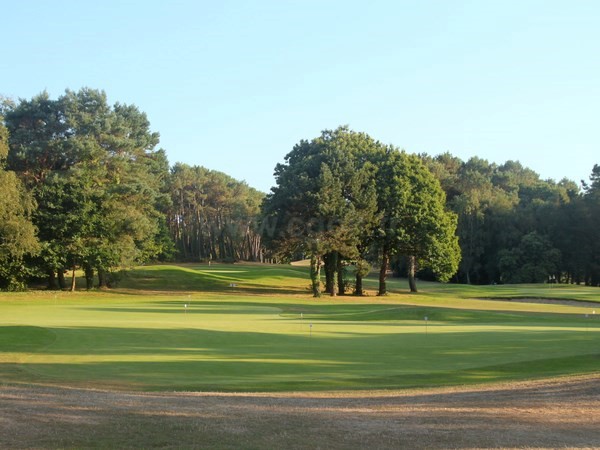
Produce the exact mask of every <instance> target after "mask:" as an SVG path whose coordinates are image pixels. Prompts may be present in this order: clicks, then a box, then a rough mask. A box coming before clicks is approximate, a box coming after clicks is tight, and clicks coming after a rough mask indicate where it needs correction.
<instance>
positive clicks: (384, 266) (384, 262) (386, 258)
mask: <svg viewBox="0 0 600 450" xmlns="http://www.w3.org/2000/svg"><path fill="white" fill-rule="evenodd" d="M389 264H390V255H388V252H387V249H384V251H383V255H382V257H381V268H380V269H379V292H378V293H377V295H386V294H387V286H386V283H385V280H386V278H387V271H388V266H389Z"/></svg>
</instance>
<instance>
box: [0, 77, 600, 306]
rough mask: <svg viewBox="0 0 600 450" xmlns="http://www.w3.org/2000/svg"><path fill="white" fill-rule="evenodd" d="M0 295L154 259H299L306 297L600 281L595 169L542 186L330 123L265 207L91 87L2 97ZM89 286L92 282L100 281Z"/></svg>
mask: <svg viewBox="0 0 600 450" xmlns="http://www.w3.org/2000/svg"><path fill="white" fill-rule="evenodd" d="M0 100H2V101H1V105H0V186H1V189H2V191H1V192H2V194H3V195H2V196H1V197H0V288H1V289H11V290H17V289H23V288H25V287H26V286H27V284H28V283H30V282H32V281H35V280H38V281H43V282H44V283H45V284H46V285H47V286H48V287H49V288H51V289H58V288H60V289H68V288H71V289H74V288H75V280H76V279H75V276H74V275H75V271H77V270H82V271H83V273H84V274H85V279H86V287H88V288H90V287H92V286H94V285H95V286H100V287H108V286H110V285H111V284H112V283H114V281H115V280H116V278H117V277H118V274H119V273H120V271H121V269H123V268H127V267H131V266H134V265H138V264H142V263H145V262H148V261H157V260H158V261H160V260H164V261H166V260H170V261H173V260H174V261H182V262H183V261H192V262H194V261H228V262H234V261H238V260H248V261H265V260H270V261H274V260H275V261H282V262H283V261H290V260H294V259H299V258H306V259H308V260H309V261H310V266H311V288H312V291H313V294H314V295H320V294H321V281H320V280H321V270H322V271H323V272H324V275H325V276H324V278H325V286H324V290H325V292H327V293H329V294H330V295H336V294H345V293H350V292H353V293H356V294H362V293H363V291H364V289H363V286H362V283H363V278H364V277H365V276H366V275H367V274H368V273H369V272H370V271H371V270H372V269H373V268H375V269H377V270H378V271H379V289H378V292H379V293H380V294H385V292H386V290H387V288H386V284H385V282H386V277H387V274H388V273H389V271H390V270H395V271H396V272H400V273H403V274H406V275H407V276H408V279H409V282H410V288H411V290H416V288H417V287H416V279H417V277H419V278H424V279H438V280H442V281H452V282H459V283H474V284H489V283H520V282H547V281H550V282H560V283H585V284H587V285H594V286H599V285H600V248H599V247H600V232H599V231H598V230H599V227H597V223H599V219H600V166H598V165H596V166H594V168H593V169H592V172H591V176H590V178H589V181H588V182H585V183H584V182H582V184H581V185H580V184H578V183H575V182H573V181H571V180H566V179H563V180H561V181H559V182H555V181H553V180H542V179H540V177H539V175H537V174H536V173H535V172H534V171H532V170H531V169H528V168H525V167H523V166H521V165H520V164H519V163H518V162H514V161H508V162H505V163H503V164H496V163H490V162H488V161H486V160H483V159H480V158H477V157H474V158H471V159H469V160H468V161H462V160H461V159H459V158H457V157H455V156H453V155H451V154H449V153H445V154H442V155H438V156H429V155H426V154H420V155H415V154H408V153H406V152H404V151H401V150H399V149H397V148H395V147H394V146H391V145H384V144H382V143H380V142H378V141H376V140H374V139H373V138H371V137H370V136H368V135H367V134H365V133H358V132H355V131H352V130H350V129H348V128H347V127H340V128H338V129H336V130H326V131H324V132H323V133H322V134H321V135H320V136H318V137H316V138H314V139H312V140H302V141H300V142H299V143H298V144H297V145H296V146H295V147H294V148H293V149H292V150H291V152H290V153H288V154H287V155H286V157H285V159H284V162H283V163H282V164H278V165H277V166H276V168H275V180H276V185H275V186H274V187H273V188H272V189H271V192H270V193H269V194H267V195H265V194H263V193H261V192H259V191H257V190H255V189H253V188H251V187H250V186H248V185H247V184H246V183H245V182H241V181H237V180H234V179H233V178H231V177H230V176H228V175H226V174H224V173H221V172H217V171H212V170H209V169H206V168H204V167H200V166H190V165H187V164H182V163H176V164H174V165H173V166H170V165H169V162H168V160H167V157H166V152H165V151H164V150H163V149H161V148H160V147H158V145H159V135H158V133H156V132H153V131H152V130H151V129H150V123H149V121H148V118H147V117H146V115H145V114H144V113H143V112H141V111H140V110H139V109H138V108H137V107H136V106H134V105H124V104H121V103H116V104H114V105H109V104H108V101H107V98H106V94H105V93H104V92H102V91H98V90H93V89H87V88H84V89H81V90H79V91H70V90H67V91H66V92H65V93H64V95H62V96H60V97H59V98H57V99H51V98H50V97H49V96H48V94H47V93H42V94H40V95H37V96H35V97H33V98H31V99H20V100H19V101H17V102H15V101H11V100H8V99H0ZM95 283H96V284H95Z"/></svg>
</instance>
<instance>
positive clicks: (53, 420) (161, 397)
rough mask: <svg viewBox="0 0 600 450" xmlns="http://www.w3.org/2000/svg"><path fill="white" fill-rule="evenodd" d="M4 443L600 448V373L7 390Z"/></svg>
mask: <svg viewBox="0 0 600 450" xmlns="http://www.w3.org/2000/svg"><path fill="white" fill-rule="evenodd" d="M0 447H1V448H81V447H86V448H89V447H94V448H142V447H143V448H207V447H208V448H365V447H373V448H510V447H513V448H564V447H567V448H598V447H600V375H592V376H581V377H569V378H555V379H550V380H543V381H531V382H520V383H510V384H508V383H503V384H495V385H485V386H476V387H473V386H471V387H458V388H436V389H426V390H425V389H424V390H411V391H374V392H368V391H363V392H348V393H339V392H336V393H327V392H321V393H298V394H296V393H282V394H221V393H172V394H170V393H159V394H151V393H123V392H115V391H105V390H87V389H74V388H61V387H41V386H29V385H6V386H2V387H0Z"/></svg>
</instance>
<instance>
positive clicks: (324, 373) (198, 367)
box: [0, 265, 600, 391]
mask: <svg viewBox="0 0 600 450" xmlns="http://www.w3.org/2000/svg"><path fill="white" fill-rule="evenodd" d="M399 283H400V282H398V281H392V282H391V283H390V284H391V285H392V289H393V291H396V292H400V291H401V289H404V292H402V293H396V294H393V295H390V296H387V297H384V298H379V297H375V296H369V297H366V298H353V297H343V298H342V297H340V298H336V299H331V298H327V297H325V298H322V299H318V300H315V299H312V298H311V297H310V296H309V294H308V290H307V287H308V278H307V276H306V269H305V268H302V267H290V266H261V265H231V266H220V265H213V266H211V267H208V266H202V265H184V266H167V265H162V266H149V267H142V268H138V269H136V270H135V271H133V272H132V273H130V274H129V275H128V276H127V277H126V278H125V279H124V280H123V281H122V284H121V286H120V287H119V288H118V289H115V290H111V291H92V292H76V293H67V292H60V293H54V292H43V291H40V292H30V293H20V294H1V295H0V380H2V381H3V382H11V383H16V382H22V381H25V382H38V383H58V384H69V385H84V386H111V387H116V388H123V389H140V390H219V391H254V390H260V391H282V390H307V389H310V390H315V389H316V390H322V389H381V388H404V387H412V386H430V385H454V384H465V383H479V382H486V381H497V380H512V379H526V378H538V377H547V376H553V375H564V374H575V373H588V372H594V371H598V370H599V369H600V320H598V319H599V318H600V308H599V311H598V313H599V314H593V309H592V308H590V307H588V306H587V305H586V306H584V305H562V304H536V303H513V302H505V301H491V300H479V298H488V299H489V298H490V297H501V298H507V297H519V296H521V297H535V298H541V297H545V298H547V297H548V296H547V295H546V292H547V291H550V290H551V289H549V288H548V287H547V286H532V285H528V286H522V287H521V286H485V287H471V286H452V285H439V284H435V283H421V290H422V292H421V293H419V294H417V295H415V294H408V293H406V292H405V288H403V287H402V286H401V285H400V284H399ZM558 291H560V295H559V294H557V298H569V299H576V300H587V301H594V300H597V299H598V294H600V290H598V289H589V288H582V287H568V288H557V289H554V288H553V289H552V293H553V295H554V294H555V293H557V292H558ZM520 293H521V294H520ZM425 317H427V321H426V320H425Z"/></svg>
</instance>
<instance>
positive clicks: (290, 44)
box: [0, 0, 600, 192]
mask: <svg viewBox="0 0 600 450" xmlns="http://www.w3.org/2000/svg"><path fill="white" fill-rule="evenodd" d="M0 10H1V11H2V15H3V21H2V22H3V25H2V28H3V37H4V40H3V41H4V45H3V51H2V57H1V58H0V61H1V63H0V64H1V65H2V67H1V70H0V94H1V95H4V96H9V97H13V98H15V99H18V98H31V97H32V96H34V95H35V94H37V93H39V92H41V91H43V90H47V91H48V92H49V93H50V95H51V96H52V97H54V98H56V97H58V96H59V95H61V94H62V93H63V92H64V90H65V89H66V88H69V89H74V90H76V89H79V88H80V87H83V86H87V87H91V88H96V89H103V90H105V91H106V93H107V95H108V98H109V101H110V102H111V103H114V102H121V103H133V104H135V105H137V106H138V107H139V108H140V109H141V110H142V111H144V112H146V113H147V115H148V117H149V119H150V122H151V124H152V129H153V130H154V131H158V132H159V133H160V134H161V146H162V147H163V148H165V149H166V151H167V154H168V156H169V161H170V162H171V163H175V162H185V163H188V164H197V165H203V166H206V167H208V168H211V169H215V170H221V171H223V172H226V173H228V174H230V175H231V176H233V177H235V178H238V179H244V180H246V181H247V182H248V183H249V184H250V185H251V186H254V187H256V188H258V189H260V190H263V191H265V192H267V191H268V190H269V188H270V187H271V186H272V185H273V183H274V180H273V176H272V174H273V169H274V166H275V164H276V163H278V162H281V161H283V158H284V156H285V154H286V153H288V152H289V151H290V150H291V149H292V147H293V146H294V144H295V143H297V142H298V141H299V140H300V139H311V138H313V137H315V136H317V135H319V133H320V131H321V130H323V129H328V128H335V127H337V126H339V125H344V124H347V125H349V126H350V127H351V128H352V129H354V130H357V131H364V132H367V133H369V134H370V135H371V136H373V137H374V138H376V139H378V140H380V141H382V142H384V143H392V144H394V145H396V146H398V147H401V148H404V149H406V150H407V151H409V152H415V153H421V152H426V153H429V154H433V155H435V154H439V153H443V152H445V151H449V152H451V153H452V154H454V155H456V156H459V157H460V158H462V159H465V160H466V159H468V158H470V157H471V156H479V157H482V158H485V159H488V160H489V161H494V162H497V163H502V162H504V161H506V160H509V159H512V160H519V161H521V163H522V164H523V165H525V166H527V167H530V168H531V169H533V170H535V171H536V172H538V173H539V174H540V175H541V176H542V177H543V178H554V179H556V180H559V179H561V178H563V177H567V178H570V179H572V180H574V181H579V180H581V179H587V178H588V176H589V174H590V173H591V170H592V167H593V165H594V164H595V163H600V151H599V150H600V124H599V118H600V57H599V55H600V2H598V1H595V0H588V1H585V0H571V1H552V0H545V1H541V0H540V1H538V0H521V1H512V0H503V1H501V0H498V1H493V0H473V1H467V0H460V1H459V0H457V1H451V0H447V1H441V0H440V1H435V0H423V1H417V0H414V1H402V0H396V1H382V0H369V1H368V2H366V1H360V2H359V1H352V0H344V1H337V0H334V1H327V0H320V1H313V0H306V1H286V0H279V1H267V0H263V1H241V0H236V1H227V0H225V1H217V2H215V1H211V2H208V1H191V0H190V1H188V0H174V1H170V2H166V1H160V2H159V1H152V0H145V1H138V0H119V1H113V0H105V1H102V2H94V3H93V4H92V3H91V2H86V1H81V0H78V1H52V2H47V1H39V0H29V1H23V2H8V1H5V0H0Z"/></svg>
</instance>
